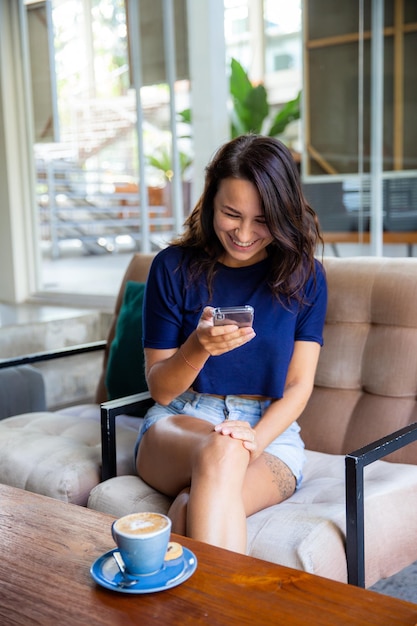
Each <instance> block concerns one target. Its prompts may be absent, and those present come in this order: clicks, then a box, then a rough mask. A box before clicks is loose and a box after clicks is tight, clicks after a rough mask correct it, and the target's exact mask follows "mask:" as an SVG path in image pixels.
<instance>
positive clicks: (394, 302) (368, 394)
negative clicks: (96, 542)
mask: <svg viewBox="0 0 417 626" xmlns="http://www.w3.org/2000/svg"><path fill="white" fill-rule="evenodd" d="M140 262H141V261H140V257H137V258H136V259H135V260H134V261H133V265H132V266H131V268H130V271H131V272H132V271H133V273H134V267H135V264H136V263H137V264H140ZM325 266H326V271H327V276H328V283H329V306H328V313H327V318H326V326H325V331H324V337H325V345H324V348H323V350H322V353H321V356H320V362H319V366H318V371H317V376H316V385H315V389H314V392H313V395H312V397H311V400H310V402H309V404H308V406H307V408H306V410H305V412H304V414H303V415H302V416H301V418H300V420H299V423H300V425H301V428H302V435H303V438H304V441H305V443H306V448H307V458H308V461H307V464H306V468H305V478H304V482H303V484H302V486H301V488H300V489H299V490H298V491H297V492H296V493H295V494H294V496H292V497H291V498H290V499H289V500H288V501H287V502H285V503H282V504H280V505H278V506H274V507H271V508H268V509H266V510H264V511H261V512H259V513H257V514H256V515H253V516H251V517H250V518H249V519H248V532H249V554H251V555H252V556H256V557H259V558H262V559H267V560H271V561H275V562H277V563H282V564H285V565H288V566H291V567H295V568H298V569H302V570H306V571H309V572H313V573H315V574H318V575H322V576H326V577H329V578H333V579H336V580H340V581H346V580H347V563H346V541H345V536H346V522H345V455H346V454H348V453H349V452H351V451H354V450H356V449H357V448H361V447H362V446H365V445H366V444H369V443H371V442H373V441H375V440H378V439H379V438H381V437H384V436H385V435H387V434H389V433H391V432H392V431H397V430H398V429H401V428H403V427H406V426H408V425H409V424H413V423H414V422H415V421H416V419H417V408H416V396H417V314H416V311H417V259H408V258H407V259H386V258H385V259H375V258H369V257H366V258H351V259H337V258H328V259H326V260H325ZM131 275H132V274H130V276H131ZM402 437H408V438H411V439H413V438H414V439H415V432H414V431H412V432H411V434H410V433H408V432H406V433H402ZM396 439H398V437H394V442H395V441H396ZM400 439H401V437H400ZM398 445H400V444H398ZM386 446H387V443H386V442H385V441H384V442H381V443H380V444H379V445H377V446H376V447H375V450H371V451H370V455H371V457H378V456H379V457H381V456H384V452H385V450H386V449H387V448H386ZM362 452H363V451H360V453H359V455H358V458H359V462H358V458H356V457H355V456H353V457H351V459H350V460H351V461H352V462H353V467H354V470H353V471H354V472H356V470H357V466H358V465H359V466H360V465H361V463H362V461H363V459H362ZM368 461H369V459H366V463H367V462H368ZM416 464H417V443H413V444H412V445H409V446H407V447H404V448H402V449H400V450H398V451H396V452H395V453H393V454H391V455H390V456H389V457H388V458H387V460H385V461H382V460H377V461H376V462H374V463H372V464H370V465H369V466H367V467H365V468H364V475H365V498H366V506H365V533H364V535H365V560H366V569H365V574H366V586H370V585H372V584H373V583H374V582H375V581H377V580H379V579H380V578H383V577H387V576H390V575H392V574H393V573H395V572H397V571H399V570H400V569H402V568H403V567H405V566H406V565H408V564H409V563H411V562H413V561H414V560H416V559H417V541H416V537H417V467H416ZM351 465H352V463H351ZM360 469H362V468H360ZM361 476H362V474H361V472H359V473H358V474H357V475H356V474H355V473H354V474H353V476H352V472H351V482H358V481H360V479H361ZM359 487H360V485H359ZM353 488H354V486H353ZM361 498H362V493H360V497H356V495H354V496H353V500H354V503H353V505H354V506H355V504H357V502H356V500H359V501H360V500H361ZM351 499H352V496H351ZM169 504H170V500H169V499H168V498H166V497H164V496H163V495H162V494H159V493H157V492H156V491H154V490H153V489H151V488H150V487H149V486H148V485H146V484H145V483H144V482H143V481H142V480H141V479H139V478H138V477H137V476H134V475H129V476H119V477H116V478H112V479H110V480H107V481H104V482H103V483H101V484H99V485H98V486H97V487H95V488H94V489H93V490H92V492H91V494H90V497H89V500H88V506H89V507H91V508H95V509H98V510H102V511H107V512H110V513H113V514H115V515H121V514H125V513H128V512H131V511H136V510H145V509H149V508H152V509H156V510H160V511H165V512H166V511H167V509H168V507H169ZM354 513H355V511H354ZM349 514H350V516H351V518H350V522H349V523H352V524H353V525H355V524H358V525H359V531H358V536H356V535H355V532H356V528H354V529H353V534H354V536H353V538H352V539H351V544H352V542H353V546H354V547H353V550H356V546H355V542H357V541H359V543H360V541H361V539H360V526H361V519H360V515H359V518H358V519H352V511H350V513H349ZM358 537H359V538H358ZM359 547H360V546H359ZM349 549H350V550H352V548H351V547H350V548H349ZM354 559H355V557H354ZM355 567H357V564H355V565H354V568H355ZM360 576H361V573H360V564H359V580H357V579H355V574H353V580H352V578H350V580H351V581H353V582H356V583H359V584H361V580H360Z"/></svg>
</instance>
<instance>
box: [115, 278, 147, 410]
mask: <svg viewBox="0 0 417 626" xmlns="http://www.w3.org/2000/svg"><path fill="white" fill-rule="evenodd" d="M144 292H145V284H144V283H137V282H135V281H131V280H130V281H128V282H127V283H126V288H125V293H124V297H123V302H122V306H121V309H120V312H119V316H118V320H117V325H116V335H115V337H114V339H113V341H112V343H111V346H110V353H109V360H108V364H107V373H106V387H107V391H108V396H109V399H110V400H114V399H115V398H121V397H123V396H129V395H132V394H134V393H139V392H141V391H146V390H147V384H146V380H145V367H144V358H143V348H142V308H143V296H144Z"/></svg>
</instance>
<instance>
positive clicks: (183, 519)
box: [168, 487, 190, 537]
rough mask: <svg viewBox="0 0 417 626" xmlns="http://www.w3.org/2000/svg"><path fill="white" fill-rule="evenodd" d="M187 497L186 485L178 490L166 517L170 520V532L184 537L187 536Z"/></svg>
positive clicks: (188, 493)
mask: <svg viewBox="0 0 417 626" xmlns="http://www.w3.org/2000/svg"><path fill="white" fill-rule="evenodd" d="M189 499H190V489H189V487H187V488H186V489H183V490H182V491H180V493H179V494H178V495H177V497H176V498H175V500H174V502H173V503H172V504H171V506H170V508H169V511H168V517H169V518H170V519H171V521H172V532H173V533H176V534H177V535H183V536H184V537H186V536H187V507H188V501H189Z"/></svg>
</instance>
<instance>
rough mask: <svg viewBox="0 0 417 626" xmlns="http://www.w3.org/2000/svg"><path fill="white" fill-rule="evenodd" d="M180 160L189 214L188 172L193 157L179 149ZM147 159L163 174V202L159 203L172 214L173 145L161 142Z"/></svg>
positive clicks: (186, 207)
mask: <svg viewBox="0 0 417 626" xmlns="http://www.w3.org/2000/svg"><path fill="white" fill-rule="evenodd" d="M178 155H179V161H180V172H181V180H182V192H183V202H184V214H185V215H188V213H189V209H190V207H189V204H190V199H191V194H190V181H189V178H188V174H189V171H190V168H191V165H192V162H193V160H192V157H191V156H190V155H189V154H187V153H186V152H183V151H181V150H180V151H179V153H178ZM146 161H147V163H148V165H149V166H151V167H152V168H154V169H155V170H157V172H158V173H159V174H161V187H160V188H159V189H160V193H161V200H162V201H161V202H159V203H158V204H162V205H163V206H165V207H166V208H167V214H168V215H171V214H172V197H171V187H172V177H173V176H174V171H173V166H172V152H171V147H170V146H168V145H167V144H165V143H164V144H161V145H160V146H159V147H158V148H157V149H156V150H155V151H154V152H153V153H152V154H148V155H147V157H146Z"/></svg>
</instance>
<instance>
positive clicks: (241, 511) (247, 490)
mask: <svg viewBox="0 0 417 626" xmlns="http://www.w3.org/2000/svg"><path fill="white" fill-rule="evenodd" d="M249 461H250V455H249V452H248V451H247V450H246V449H245V448H244V447H243V446H242V444H241V442H240V441H239V440H236V439H232V438H231V437H226V436H223V435H220V434H218V433H215V432H214V431H213V426H212V425H211V424H210V423H208V422H205V421H203V420H200V419H197V418H192V417H188V416H175V417H169V418H166V419H164V420H161V421H160V422H157V423H156V424H155V425H154V426H152V427H151V428H150V429H149V430H148V432H147V433H146V435H145V436H144V438H143V440H142V443H141V445H140V447H139V453H138V461H137V469H138V473H139V475H140V476H141V477H142V478H143V479H144V480H145V481H146V482H148V483H149V484H150V485H152V486H153V487H155V488H156V489H158V490H159V491H161V492H163V493H165V494H167V495H170V496H172V497H175V498H176V499H175V501H174V503H173V505H172V507H171V510H170V513H171V514H172V519H173V521H174V524H175V528H176V530H175V532H180V533H186V534H187V536H190V537H193V538H194V539H198V540H200V541H204V542H206V543H211V544H213V545H218V546H221V547H224V548H227V549H229V550H234V551H236V552H245V551H246V535H247V533H246V517H247V516H248V515H251V514H252V513H255V512H256V511H258V510H260V509H263V508H265V507H267V506H271V505H272V504H276V503H278V502H281V501H282V500H284V499H285V498H287V497H288V496H289V495H291V494H292V493H293V491H294V489H295V478H294V476H293V475H292V473H291V472H290V470H289V468H288V467H287V466H286V465H285V464H284V463H283V462H282V461H280V460H279V459H277V458H276V457H274V456H272V455H270V454H267V453H264V454H262V455H261V456H260V457H259V458H258V459H256V461H254V462H253V463H251V464H249ZM188 490H189V496H188Z"/></svg>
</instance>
